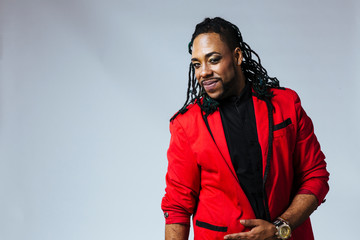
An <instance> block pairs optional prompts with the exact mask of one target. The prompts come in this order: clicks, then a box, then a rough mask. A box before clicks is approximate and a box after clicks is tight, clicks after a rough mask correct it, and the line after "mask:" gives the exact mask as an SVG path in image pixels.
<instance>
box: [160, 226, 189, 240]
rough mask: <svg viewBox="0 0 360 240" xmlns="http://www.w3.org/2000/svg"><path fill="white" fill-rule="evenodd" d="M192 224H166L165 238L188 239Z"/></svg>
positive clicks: (172, 239)
mask: <svg viewBox="0 0 360 240" xmlns="http://www.w3.org/2000/svg"><path fill="white" fill-rule="evenodd" d="M189 229H190V226H188V225H184V224H166V225H165V240H187V239H188V238H189Z"/></svg>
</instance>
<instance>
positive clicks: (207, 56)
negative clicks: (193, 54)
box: [191, 52, 220, 61]
mask: <svg viewBox="0 0 360 240" xmlns="http://www.w3.org/2000/svg"><path fill="white" fill-rule="evenodd" d="M214 54H220V53H219V52H209V53H207V54H206V55H205V58H209V57H211V56H212V55H214ZM191 61H199V59H197V58H192V59H191Z"/></svg>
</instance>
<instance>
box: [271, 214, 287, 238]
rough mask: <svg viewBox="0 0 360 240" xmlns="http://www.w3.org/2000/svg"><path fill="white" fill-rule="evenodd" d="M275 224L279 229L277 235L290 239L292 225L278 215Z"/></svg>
mask: <svg viewBox="0 0 360 240" xmlns="http://www.w3.org/2000/svg"><path fill="white" fill-rule="evenodd" d="M273 224H274V225H275V227H276V229H277V232H276V233H275V235H276V237H277V238H278V239H289V238H290V237H291V227H290V226H289V223H288V222H287V221H286V220H284V219H282V218H280V217H278V218H277V219H276V220H275V221H274V222H273Z"/></svg>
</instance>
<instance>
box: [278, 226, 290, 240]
mask: <svg viewBox="0 0 360 240" xmlns="http://www.w3.org/2000/svg"><path fill="white" fill-rule="evenodd" d="M290 234H291V229H290V227H289V226H286V225H283V226H281V227H280V229H279V237H280V238H281V239H288V238H289V237H290Z"/></svg>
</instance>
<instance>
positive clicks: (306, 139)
mask: <svg viewBox="0 0 360 240" xmlns="http://www.w3.org/2000/svg"><path fill="white" fill-rule="evenodd" d="M272 91H273V93H274V97H273V98H272V99H271V103H272V105H273V107H274V111H273V123H274V126H276V127H275V128H274V131H273V144H272V155H271V156H272V157H271V159H270V166H269V172H268V177H267V178H266V179H267V181H266V185H265V189H266V193H267V198H268V205H269V211H270V216H271V219H272V220H273V219H275V218H276V217H278V216H280V215H281V214H282V213H283V212H284V211H285V210H286V209H287V208H288V206H289V204H290V203H291V200H292V198H293V197H294V196H295V195H296V194H297V193H299V192H300V193H313V194H314V195H315V196H316V197H317V199H318V203H319V205H320V204H321V203H322V202H323V200H324V197H325V195H326V193H327V192H328V190H329V187H328V184H327V181H328V178H329V173H328V172H327V170H326V163H325V161H324V159H325V156H324V154H323V153H322V152H321V150H320V145H319V143H318V141H317V139H316V136H315V134H314V131H313V124H312V122H311V120H310V118H309V117H308V116H307V115H306V113H305V111H304V110H303V108H302V107H301V103H300V99H299V97H298V95H297V94H296V93H295V92H294V91H292V90H289V89H286V90H282V89H272ZM253 102H254V109H255V118H256V124H257V132H258V139H259V143H260V146H261V152H262V159H263V166H264V167H263V174H264V173H265V166H266V164H267V161H266V160H267V154H268V150H269V149H268V146H269V141H268V139H269V115H268V107H267V105H266V103H265V101H264V100H260V99H258V98H257V97H255V96H254V97H253ZM208 123H209V127H210V129H211V132H212V134H213V137H214V140H215V142H216V143H215V142H214V140H213V139H212V137H211V135H210V133H209V131H208V129H207V127H206V125H205V122H204V120H203V118H202V116H201V112H200V108H199V106H198V105H197V104H193V105H191V106H190V107H189V110H188V111H187V112H186V113H185V114H183V115H181V114H180V115H178V116H177V117H176V118H175V120H173V121H172V122H171V123H170V132H171V140H170V146H169V149H168V154H167V156H168V161H169V163H168V172H167V175H166V184H167V187H166V194H165V196H164V197H163V199H162V209H163V211H164V216H165V219H166V224H172V223H182V224H189V222H190V216H191V215H193V226H194V236H195V239H207V240H208V239H223V237H224V236H225V235H227V234H229V233H237V232H242V231H245V230H246V229H244V226H243V225H241V224H240V219H254V218H255V215H254V212H253V210H252V208H251V205H250V203H249V201H248V199H247V197H246V195H245V193H244V192H243V190H242V189H241V187H240V184H239V182H238V179H237V176H236V173H235V171H234V168H233V165H232V162H231V159H230V155H229V151H228V147H227V144H226V139H225V135H224V131H223V126H222V122H221V117H220V112H219V110H217V111H216V112H214V113H213V114H211V115H209V116H208ZM291 239H295V240H311V239H313V234H312V229H311V224H310V219H307V220H306V221H305V222H304V223H303V224H302V225H301V226H299V227H298V228H296V229H295V230H294V231H293V233H292V238H291Z"/></svg>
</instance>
